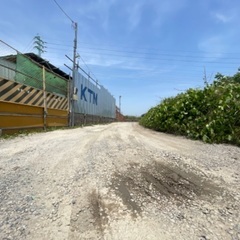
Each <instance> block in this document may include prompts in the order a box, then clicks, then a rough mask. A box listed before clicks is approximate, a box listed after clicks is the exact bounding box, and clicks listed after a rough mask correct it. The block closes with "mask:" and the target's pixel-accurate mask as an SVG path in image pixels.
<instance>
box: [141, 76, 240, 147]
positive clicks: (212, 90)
mask: <svg viewBox="0 0 240 240" xmlns="http://www.w3.org/2000/svg"><path fill="white" fill-rule="evenodd" d="M140 124H141V125H143V126H145V127H148V128H151V129H154V130H157V131H162V132H167V133H174V134H180V135H185V136H187V137H190V138H192V139H201V140H203V141H205V142H209V143H214V142H215V143H233V144H237V145H240V74H239V73H237V74H235V75H234V76H233V77H225V76H223V75H221V74H217V75H216V77H215V81H214V82H213V83H212V84H210V85H206V86H205V88H204V89H189V90H187V91H186V92H185V93H181V94H179V95H177V96H176V97H172V98H167V99H165V100H163V101H162V102H161V103H160V104H159V105H157V106H156V107H153V108H151V109H150V110H149V111H148V112H147V113H146V114H145V115H144V116H143V117H142V118H141V119H140Z"/></svg>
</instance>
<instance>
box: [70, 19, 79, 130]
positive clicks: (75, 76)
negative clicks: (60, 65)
mask: <svg viewBox="0 0 240 240" xmlns="http://www.w3.org/2000/svg"><path fill="white" fill-rule="evenodd" d="M73 24H74V30H75V37H74V46H73V73H72V84H71V85H72V86H71V105H72V108H71V110H72V112H71V126H72V127H73V126H74V125H75V121H74V109H75V107H74V106H75V101H74V100H73V90H74V87H75V86H76V82H77V74H76V73H77V63H76V61H77V28H78V27H77V23H76V22H73Z"/></svg>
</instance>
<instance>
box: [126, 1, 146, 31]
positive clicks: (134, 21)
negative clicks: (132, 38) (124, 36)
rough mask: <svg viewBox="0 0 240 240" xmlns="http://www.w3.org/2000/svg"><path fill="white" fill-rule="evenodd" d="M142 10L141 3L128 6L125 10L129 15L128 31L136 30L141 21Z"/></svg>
mask: <svg viewBox="0 0 240 240" xmlns="http://www.w3.org/2000/svg"><path fill="white" fill-rule="evenodd" d="M142 8H143V2H137V3H136V4H135V5H133V6H130V7H129V8H128V10H127V12H128V15H129V19H128V20H129V24H130V25H129V28H130V30H133V29H134V28H136V27H137V26H138V25H139V23H140V21H141V15H142Z"/></svg>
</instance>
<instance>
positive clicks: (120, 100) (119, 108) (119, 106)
mask: <svg viewBox="0 0 240 240" xmlns="http://www.w3.org/2000/svg"><path fill="white" fill-rule="evenodd" d="M121 98H122V96H119V113H121Z"/></svg>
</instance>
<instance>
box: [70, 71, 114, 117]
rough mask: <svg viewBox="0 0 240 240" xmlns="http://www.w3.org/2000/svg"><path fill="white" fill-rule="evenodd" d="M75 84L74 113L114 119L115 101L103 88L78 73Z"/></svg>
mask: <svg viewBox="0 0 240 240" xmlns="http://www.w3.org/2000/svg"><path fill="white" fill-rule="evenodd" d="M75 76H77V79H76V82H75V87H76V89H75V90H76V91H75V95H76V98H77V99H76V103H75V104H74V112H76V113H82V114H88V115H95V116H101V117H108V118H115V117H116V100H115V98H114V97H113V96H112V95H111V94H110V93H109V91H108V90H107V89H105V88H104V87H103V86H101V85H98V84H94V83H92V82H91V81H90V80H89V79H87V78H86V77H84V76H83V75H82V74H80V73H79V72H76V73H75Z"/></svg>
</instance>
